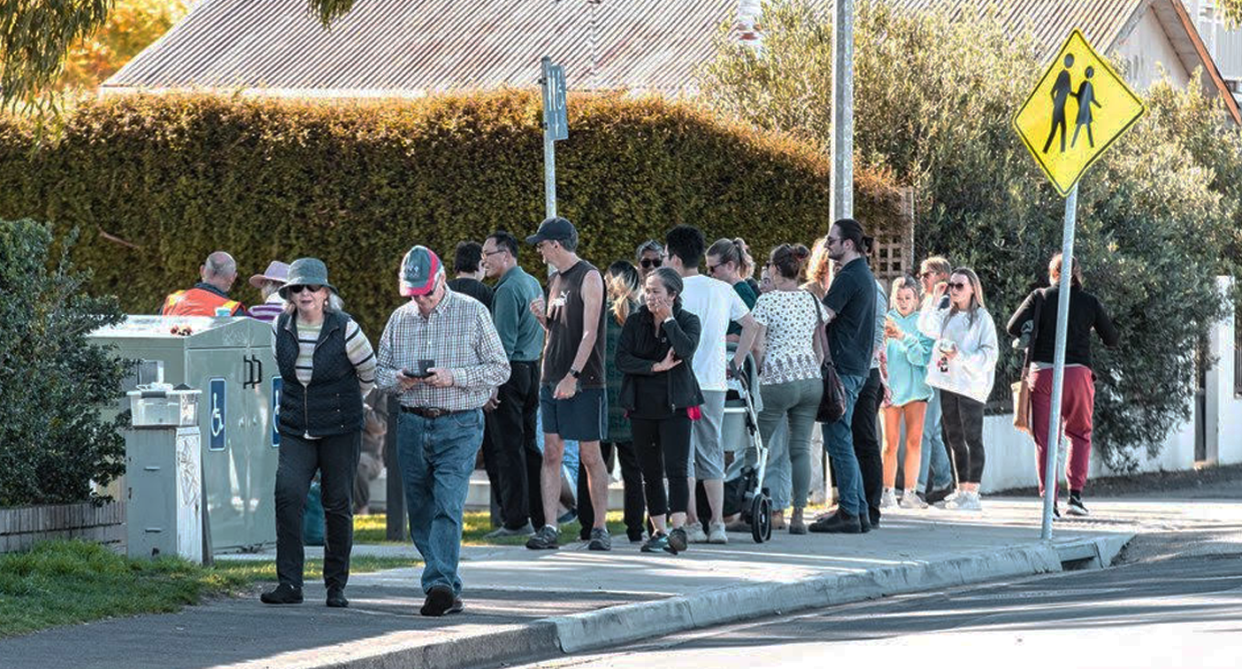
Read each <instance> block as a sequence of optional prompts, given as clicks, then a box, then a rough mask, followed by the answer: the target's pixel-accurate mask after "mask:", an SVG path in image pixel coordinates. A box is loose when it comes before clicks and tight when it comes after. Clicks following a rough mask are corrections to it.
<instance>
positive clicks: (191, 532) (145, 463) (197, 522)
mask: <svg viewBox="0 0 1242 669" xmlns="http://www.w3.org/2000/svg"><path fill="white" fill-rule="evenodd" d="M201 394H202V393H201V391H198V390H190V389H184V390H183V389H173V388H170V387H167V386H165V387H162V388H161V387H144V388H142V389H138V390H133V391H130V392H129V393H128V395H129V404H130V408H131V410H132V411H133V414H132V415H133V418H132V420H131V423H130V424H131V425H132V429H130V430H129V431H127V432H126V434H125V473H126V476H125V487H126V494H125V497H124V499H125V500H126V538H127V541H126V549H127V552H128V554H129V557H131V558H152V557H157V556H160V555H179V556H181V557H183V558H185V559H187V560H190V561H193V562H200V563H201V562H202V561H203V504H202V488H203V486H202V435H201V434H200V431H199V428H198V397H199V395H201Z"/></svg>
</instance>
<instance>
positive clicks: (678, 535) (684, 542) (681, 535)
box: [668, 527, 690, 553]
mask: <svg viewBox="0 0 1242 669" xmlns="http://www.w3.org/2000/svg"><path fill="white" fill-rule="evenodd" d="M668 545H669V546H671V547H672V549H673V550H674V551H676V552H677V553H680V552H682V551H684V550H686V546H689V545H690V539H689V538H688V537H687V536H686V530H685V528H683V527H676V528H673V531H672V532H669V533H668Z"/></svg>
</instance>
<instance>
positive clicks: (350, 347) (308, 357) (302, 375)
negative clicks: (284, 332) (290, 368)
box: [272, 319, 375, 395]
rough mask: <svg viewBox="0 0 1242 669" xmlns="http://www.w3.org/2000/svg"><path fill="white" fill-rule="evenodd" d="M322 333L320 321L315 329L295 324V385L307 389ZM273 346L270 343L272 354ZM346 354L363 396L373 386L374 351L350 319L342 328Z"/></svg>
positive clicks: (301, 323)
mask: <svg viewBox="0 0 1242 669" xmlns="http://www.w3.org/2000/svg"><path fill="white" fill-rule="evenodd" d="M274 325H275V324H274V323H273V326H274ZM322 329H323V322H322V321H321V322H319V323H317V324H315V325H310V324H308V323H304V322H299V323H298V360H297V364H296V365H295V369H296V370H297V375H298V381H301V382H302V385H303V386H306V385H310V380H311V375H312V373H313V372H314V368H313V367H312V366H311V362H312V360H313V359H314V355H315V343H316V342H318V341H319V333H320V331H321V330H322ZM275 346H276V345H275V342H274V341H273V343H272V348H273V352H274V351H275ZM345 354H346V356H348V357H349V361H350V362H351V363H353V365H354V369H355V370H357V372H358V385H359V387H360V389H361V392H362V394H363V395H366V394H367V393H368V392H370V391H371V388H373V387H374V386H375V351H374V350H372V348H371V342H369V341H367V338H366V336H365V335H363V334H362V329H361V328H359V327H358V323H357V322H355V321H353V320H352V319H351V320H350V321H349V322H348V324H347V325H346V326H345Z"/></svg>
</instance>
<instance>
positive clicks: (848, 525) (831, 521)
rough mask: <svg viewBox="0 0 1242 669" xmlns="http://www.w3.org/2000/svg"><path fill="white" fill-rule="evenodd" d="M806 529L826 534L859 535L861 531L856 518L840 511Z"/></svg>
mask: <svg viewBox="0 0 1242 669" xmlns="http://www.w3.org/2000/svg"><path fill="white" fill-rule="evenodd" d="M807 529H809V530H810V531H812V532H816V533H826V534H861V533H862V531H863V529H862V525H861V524H860V523H859V519H858V516H855V515H852V514H849V513H846V512H844V511H840V510H838V511H837V512H836V513H835V514H833V515H831V516H829V517H827V518H825V519H823V520H817V521H815V522H813V523H811V526H810V527H808V528H807Z"/></svg>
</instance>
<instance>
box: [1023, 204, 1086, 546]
mask: <svg viewBox="0 0 1242 669" xmlns="http://www.w3.org/2000/svg"><path fill="white" fill-rule="evenodd" d="M1077 215H1078V185H1077V184H1075V185H1074V188H1073V189H1071V190H1070V192H1069V196H1068V197H1066V198H1065V230H1064V231H1063V232H1062V233H1061V235H1062V241H1061V279H1060V288H1058V289H1057V343H1056V352H1055V353H1054V354H1053V358H1052V411H1050V412H1049V413H1050V415H1049V416H1048V438H1047V439H1046V441H1047V449H1045V450H1046V452H1045V454H1044V455H1045V457H1044V460H1045V463H1044V523H1043V528H1042V530H1041V531H1040V538H1041V539H1043V540H1044V541H1048V540H1050V539H1052V508H1053V505H1054V504H1055V503H1056V502H1055V500H1056V494H1057V447H1058V446H1059V445H1060V443H1061V391H1062V390H1063V389H1064V386H1065V339H1066V324H1067V323H1069V307H1070V292H1071V291H1070V290H1069V287H1070V286H1071V285H1072V284H1073V281H1072V279H1071V278H1070V277H1072V276H1074V274H1073V272H1074V223H1075V218H1077ZM1034 345H1035V342H1031V346H1034Z"/></svg>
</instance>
